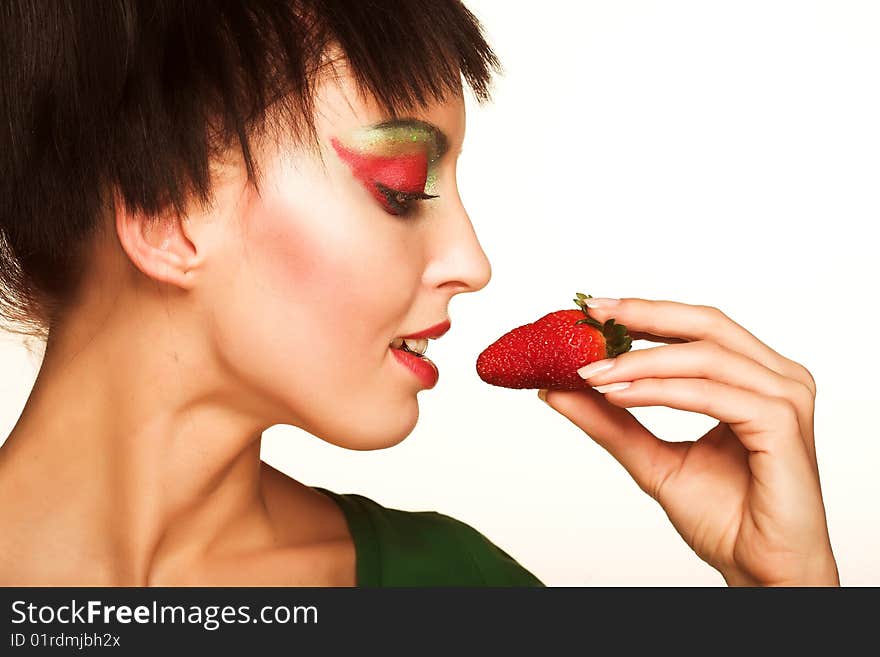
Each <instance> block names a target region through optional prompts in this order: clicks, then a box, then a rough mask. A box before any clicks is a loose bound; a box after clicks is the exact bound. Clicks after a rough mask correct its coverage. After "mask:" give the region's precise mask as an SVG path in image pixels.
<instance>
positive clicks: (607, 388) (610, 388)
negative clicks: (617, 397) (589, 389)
mask: <svg viewBox="0 0 880 657" xmlns="http://www.w3.org/2000/svg"><path fill="white" fill-rule="evenodd" d="M631 383H632V381H621V382H619V383H608V384H606V385H604V386H593V390H595V391H596V392H601V393H603V394H604V393H606V392H617V391H618V390H626V389H627V388H629V386H630V384H631Z"/></svg>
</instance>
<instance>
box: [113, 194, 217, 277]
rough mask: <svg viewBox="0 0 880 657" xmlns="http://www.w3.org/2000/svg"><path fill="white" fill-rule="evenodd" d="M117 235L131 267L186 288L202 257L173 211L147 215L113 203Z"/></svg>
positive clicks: (120, 201)
mask: <svg viewBox="0 0 880 657" xmlns="http://www.w3.org/2000/svg"><path fill="white" fill-rule="evenodd" d="M116 234H117V237H118V238H119V244H120V246H122V249H123V250H124V251H125V253H126V254H127V255H128V257H129V259H130V260H131V262H132V264H134V266H135V267H137V268H138V269H139V270H140V271H141V272H142V273H143V274H144V275H146V276H149V277H150V278H152V279H154V280H158V281H162V282H165V283H169V284H171V285H176V286H178V287H181V288H184V289H189V288H191V287H192V284H193V280H194V279H193V275H192V274H193V272H194V270H196V269H197V268H198V267H199V265H200V263H201V260H202V258H201V257H200V255H199V254H198V252H197V250H196V247H195V245H194V244H193V243H192V241H191V240H190V239H189V237H188V236H187V234H186V231H185V230H184V226H183V219H182V217H179V216H177V214H176V213H175V212H173V210H171V211H169V212H167V213H163V214H161V215H157V216H149V215H147V214H145V213H143V212H141V211H140V210H135V211H130V210H129V209H128V208H127V207H126V206H125V203H124V202H123V201H122V200H121V199H119V200H118V202H117V203H116Z"/></svg>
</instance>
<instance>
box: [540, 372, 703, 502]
mask: <svg viewBox="0 0 880 657" xmlns="http://www.w3.org/2000/svg"><path fill="white" fill-rule="evenodd" d="M541 393H546V394H544V395H543V396H541V395H539V396H541V398H542V399H543V400H544V401H545V402H546V403H547V405H548V406H550V407H551V408H553V409H554V410H556V411H558V412H559V413H561V414H562V415H564V416H565V417H567V418H568V419H569V420H571V422H572V423H573V424H575V425H576V426H577V427H579V428H580V429H582V430H583V431H584V433H586V434H587V435H588V436H589V437H590V438H592V439H593V440H594V441H595V442H596V443H598V444H599V445H600V446H601V447H603V448H604V449H605V450H606V451H607V452H608V453H609V454H611V456H613V457H614V458H615V459H617V461H618V462H619V463H620V464H621V465H622V466H623V467H624V468H625V469H626V471H627V472H629V474H630V476H631V477H632V478H633V479H634V480H635V482H636V483H637V484H638V485H639V488H641V489H642V490H643V491H645V492H646V493H647V494H648V495H650V496H651V497H653V498H654V499H655V500H656V499H657V492H658V489H659V488H660V485H661V484H662V482H663V481H664V480H665V479H666V478H667V477H668V476H669V475H670V474H671V473H672V472H674V471H675V470H677V469H678V468H679V467H680V466H681V463H682V461H683V460H684V454H685V452H686V451H687V447H688V446H689V445H688V444H687V443H669V442H666V441H665V440H661V439H660V438H658V437H657V436H655V435H654V434H653V433H651V432H650V431H648V429H646V428H645V426H644V425H643V424H642V423H641V422H639V421H638V420H636V418H635V417H634V416H633V415H632V413H630V412H629V411H628V410H627V409H625V408H621V407H619V406H614V405H613V404H611V403H610V402H608V401H606V400H605V397H604V396H603V395H602V393H599V392H596V391H595V390H593V389H584V390H541Z"/></svg>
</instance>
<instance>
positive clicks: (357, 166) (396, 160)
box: [330, 137, 428, 202]
mask: <svg viewBox="0 0 880 657" xmlns="http://www.w3.org/2000/svg"><path fill="white" fill-rule="evenodd" d="M330 143H331V144H333V148H334V149H336V153H337V154H338V155H339V157H340V158H342V159H343V160H344V161H345V162H346V163H347V164H348V166H350V167H351V170H352V172H353V173H354V175H355V177H356V178H357V179H358V180H360V181H361V182H363V183H364V185H365V186H366V187H367V189H368V190H369V191H370V192H371V193H372V194H373V196H375V197H376V198H377V199H378V200H379V201H383V202H384V200H385V198H384V196H383V195H382V192H380V191H379V190H378V189H376V183H381V184H383V185H385V186H386V187H390V188H391V189H396V190H399V191H401V192H423V191H425V182H426V181H427V179H428V155H427V153H424V152H417V153H406V154H402V155H392V156H387V155H370V154H365V153H357V152H355V151H352V150H349V149H347V148H346V147H345V146H343V145H342V144H340V143H339V140H338V139H336V138H335V137H334V138H333V139H332V140H331V141H330Z"/></svg>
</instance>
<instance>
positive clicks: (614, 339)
mask: <svg viewBox="0 0 880 657" xmlns="http://www.w3.org/2000/svg"><path fill="white" fill-rule="evenodd" d="M577 297H578V298H577V299H574V302H575V303H576V304H577V305H578V307H579V308H580V310H557V311H555V312H552V313H550V314H548V315H544V316H543V317H542V318H541V319H539V320H537V321H535V322H532V323H531V324H526V325H524V326H520V327H518V328H515V329H513V330H512V331H508V332H507V333H505V334H504V335H502V336H501V337H500V338H498V339H497V340H496V341H495V342H493V343H492V344H490V345H489V346H488V347H486V349H485V350H483V353H481V354H480V355H479V356H478V357H477V374H479V375H480V378H481V379H482V380H483V381H485V382H486V383H489V384H491V385H493V386H501V387H503V388H549V389H554V390H578V389H582V388H590V387H591V386H590V384H589V383H588V382H587V381H585V380H584V379H582V378H581V377H580V375H579V374H578V373H577V370H578V369H579V368H581V367H583V366H584V365H586V364H588V363H592V362H593V361H597V360H602V359H603V358H614V357H615V356H617V355H619V354H622V353H624V352H626V351H629V350H630V348H631V347H632V338H631V337H630V335H629V334H628V333H627V331H626V326H624V325H623V324H615V323H614V319H613V318H611V319H608V320H607V321H606V322H605V324H604V325H603V324H601V323H600V322H599V321H597V320H595V319H593V318H592V317H590V315H589V314H588V312H587V305H586V303H585V302H584V300H585V299H592V296H590V295H589V294H581V293H580V292H578V293H577Z"/></svg>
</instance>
